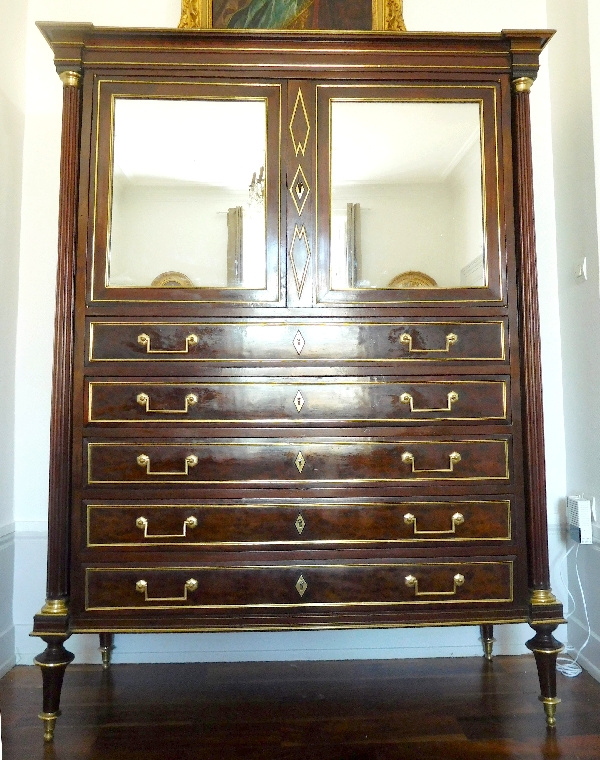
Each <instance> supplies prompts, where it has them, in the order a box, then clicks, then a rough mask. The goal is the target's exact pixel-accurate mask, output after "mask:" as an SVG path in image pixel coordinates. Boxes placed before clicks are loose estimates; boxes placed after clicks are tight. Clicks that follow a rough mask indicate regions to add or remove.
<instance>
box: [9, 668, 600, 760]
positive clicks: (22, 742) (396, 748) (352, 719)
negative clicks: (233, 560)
mask: <svg viewBox="0 0 600 760" xmlns="http://www.w3.org/2000/svg"><path fill="white" fill-rule="evenodd" d="M559 692H560V695H561V697H562V699H563V703H562V704H561V705H560V707H559V712H558V720H559V725H558V729H557V731H556V732H555V734H554V735H553V734H552V733H547V732H546V729H545V723H544V717H543V710H542V707H541V705H540V703H539V701H538V699H537V695H538V693H539V692H538V683H537V676H536V671H535V666H534V663H533V659H532V658H531V657H527V656H526V657H499V658H496V659H495V660H494V662H493V664H492V666H489V665H487V664H486V663H485V661H484V660H483V658H481V659H479V658H477V659H455V660H444V659H440V660H400V661H371V662H365V661H354V662H352V661H348V662H307V663H222V664H185V665H116V666H113V668H112V669H111V670H110V671H109V672H108V673H106V672H103V671H102V670H101V668H100V667H99V666H81V665H76V666H70V668H69V669H68V670H67V675H66V678H65V685H64V689H63V699H62V710H63V715H62V717H61V718H60V719H59V722H58V725H57V729H56V739H55V742H54V745H46V746H44V743H43V741H42V726H41V722H40V721H39V720H38V718H37V714H38V712H39V710H40V705H41V678H40V674H39V672H38V671H37V669H36V668H33V667H18V668H14V669H13V670H12V671H11V672H10V673H8V674H7V675H6V676H5V677H4V678H3V679H2V680H0V710H1V711H2V729H3V737H2V738H3V750H4V755H3V760H171V759H173V760H175V759H176V760H192V759H193V760H234V759H235V760H300V759H302V760H405V759H406V760H409V759H410V760H539V759H541V760H598V758H600V711H599V710H598V709H597V705H598V704H599V703H600V684H599V683H597V682H596V681H594V680H593V679H592V678H591V677H590V676H589V675H587V674H585V673H584V674H583V675H581V676H580V677H578V678H576V679H566V678H564V677H562V676H559Z"/></svg>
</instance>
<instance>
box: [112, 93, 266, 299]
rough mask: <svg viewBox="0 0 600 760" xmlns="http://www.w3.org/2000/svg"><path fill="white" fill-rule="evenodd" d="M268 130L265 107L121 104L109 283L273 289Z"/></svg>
mask: <svg viewBox="0 0 600 760" xmlns="http://www.w3.org/2000/svg"><path fill="white" fill-rule="evenodd" d="M266 128H267V115H266V102H265V101H264V100H209V99H205V100H166V99H165V100H158V99H157V100H134V99H125V98H117V99H115V116H114V148H113V155H114V159H113V184H112V221H111V231H110V240H109V243H110V244H109V255H108V272H107V279H108V285H109V286H113V287H196V288H207V287H210V288H226V287H230V288H231V287H238V288H239V287H241V288H253V289H260V288H264V287H265V283H266V243H265V184H266V182H265V168H264V167H265V160H266V158H265V151H266ZM175 274H176V275H178V277H177V278H175V277H174V276H171V277H164V276H163V275H175Z"/></svg>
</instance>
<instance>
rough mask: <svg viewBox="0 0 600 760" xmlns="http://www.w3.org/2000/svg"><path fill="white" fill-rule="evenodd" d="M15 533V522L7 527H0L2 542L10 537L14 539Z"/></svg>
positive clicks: (0, 539)
mask: <svg viewBox="0 0 600 760" xmlns="http://www.w3.org/2000/svg"><path fill="white" fill-rule="evenodd" d="M14 532H15V524H14V522H11V523H7V524H6V525H0V542H1V541H2V539H5V538H6V537H7V536H10V537H11V538H12V536H13V534H14Z"/></svg>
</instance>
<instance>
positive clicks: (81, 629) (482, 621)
mask: <svg viewBox="0 0 600 760" xmlns="http://www.w3.org/2000/svg"><path fill="white" fill-rule="evenodd" d="M136 609H138V608H137V607H136ZM139 609H144V608H143V607H141V608H139ZM528 622H529V618H528V617H526V616H523V617H513V618H487V617H482V618H476V619H475V618H474V619H471V620H460V619H459V620H449V621H445V620H444V621H439V620H436V621H434V622H430V623H415V622H410V621H408V622H407V621H400V620H399V621H397V622H394V623H388V622H377V623H373V622H371V623H362V624H361V623H353V624H350V623H340V624H337V625H336V624H326V623H303V624H302V625H286V626H277V625H265V626H239V627H238V626H237V625H230V626H198V625H193V624H191V625H189V626H187V627H185V628H168V627H156V628H142V627H137V628H130V627H129V628H128V627H124V626H115V625H114V619H113V621H112V622H111V623H107V625H106V626H103V627H101V628H95V627H87V626H79V625H75V626H72V627H71V628H70V631H71V633H107V631H110V632H111V633H228V632H231V631H238V632H240V633H244V632H252V631H273V632H276V631H334V630H346V631H362V630H365V629H373V628H385V629H387V628H449V627H452V628H454V627H457V626H461V627H462V626H475V625H514V624H515V623H528ZM559 622H561V623H564V622H565V621H564V620H561V621H559ZM31 635H33V636H45V635H51V634H46V633H42V632H40V633H34V634H31Z"/></svg>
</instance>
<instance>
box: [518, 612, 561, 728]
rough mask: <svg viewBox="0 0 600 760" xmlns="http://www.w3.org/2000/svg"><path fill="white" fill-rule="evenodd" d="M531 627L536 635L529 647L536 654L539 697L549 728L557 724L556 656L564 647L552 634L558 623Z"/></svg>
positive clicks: (558, 700)
mask: <svg viewBox="0 0 600 760" xmlns="http://www.w3.org/2000/svg"><path fill="white" fill-rule="evenodd" d="M531 627H532V628H533V630H534V631H535V636H534V638H533V639H531V640H530V641H528V642H527V648H528V649H530V650H531V651H532V652H533V654H534V655H535V663H536V665H537V670H538V676H539V679H540V689H541V692H542V693H541V696H540V697H539V699H540V702H543V704H544V710H545V711H546V723H547V724H548V728H554V727H555V726H556V705H558V704H559V703H560V699H558V698H557V696H556V658H557V657H558V655H559V654H560V653H561V652H562V651H563V649H564V647H563V645H562V644H561V643H560V641H557V640H556V639H555V638H554V636H553V635H552V633H553V632H554V631H555V630H556V629H557V628H558V626H557V625H542V624H541V625H532V626H531Z"/></svg>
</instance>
